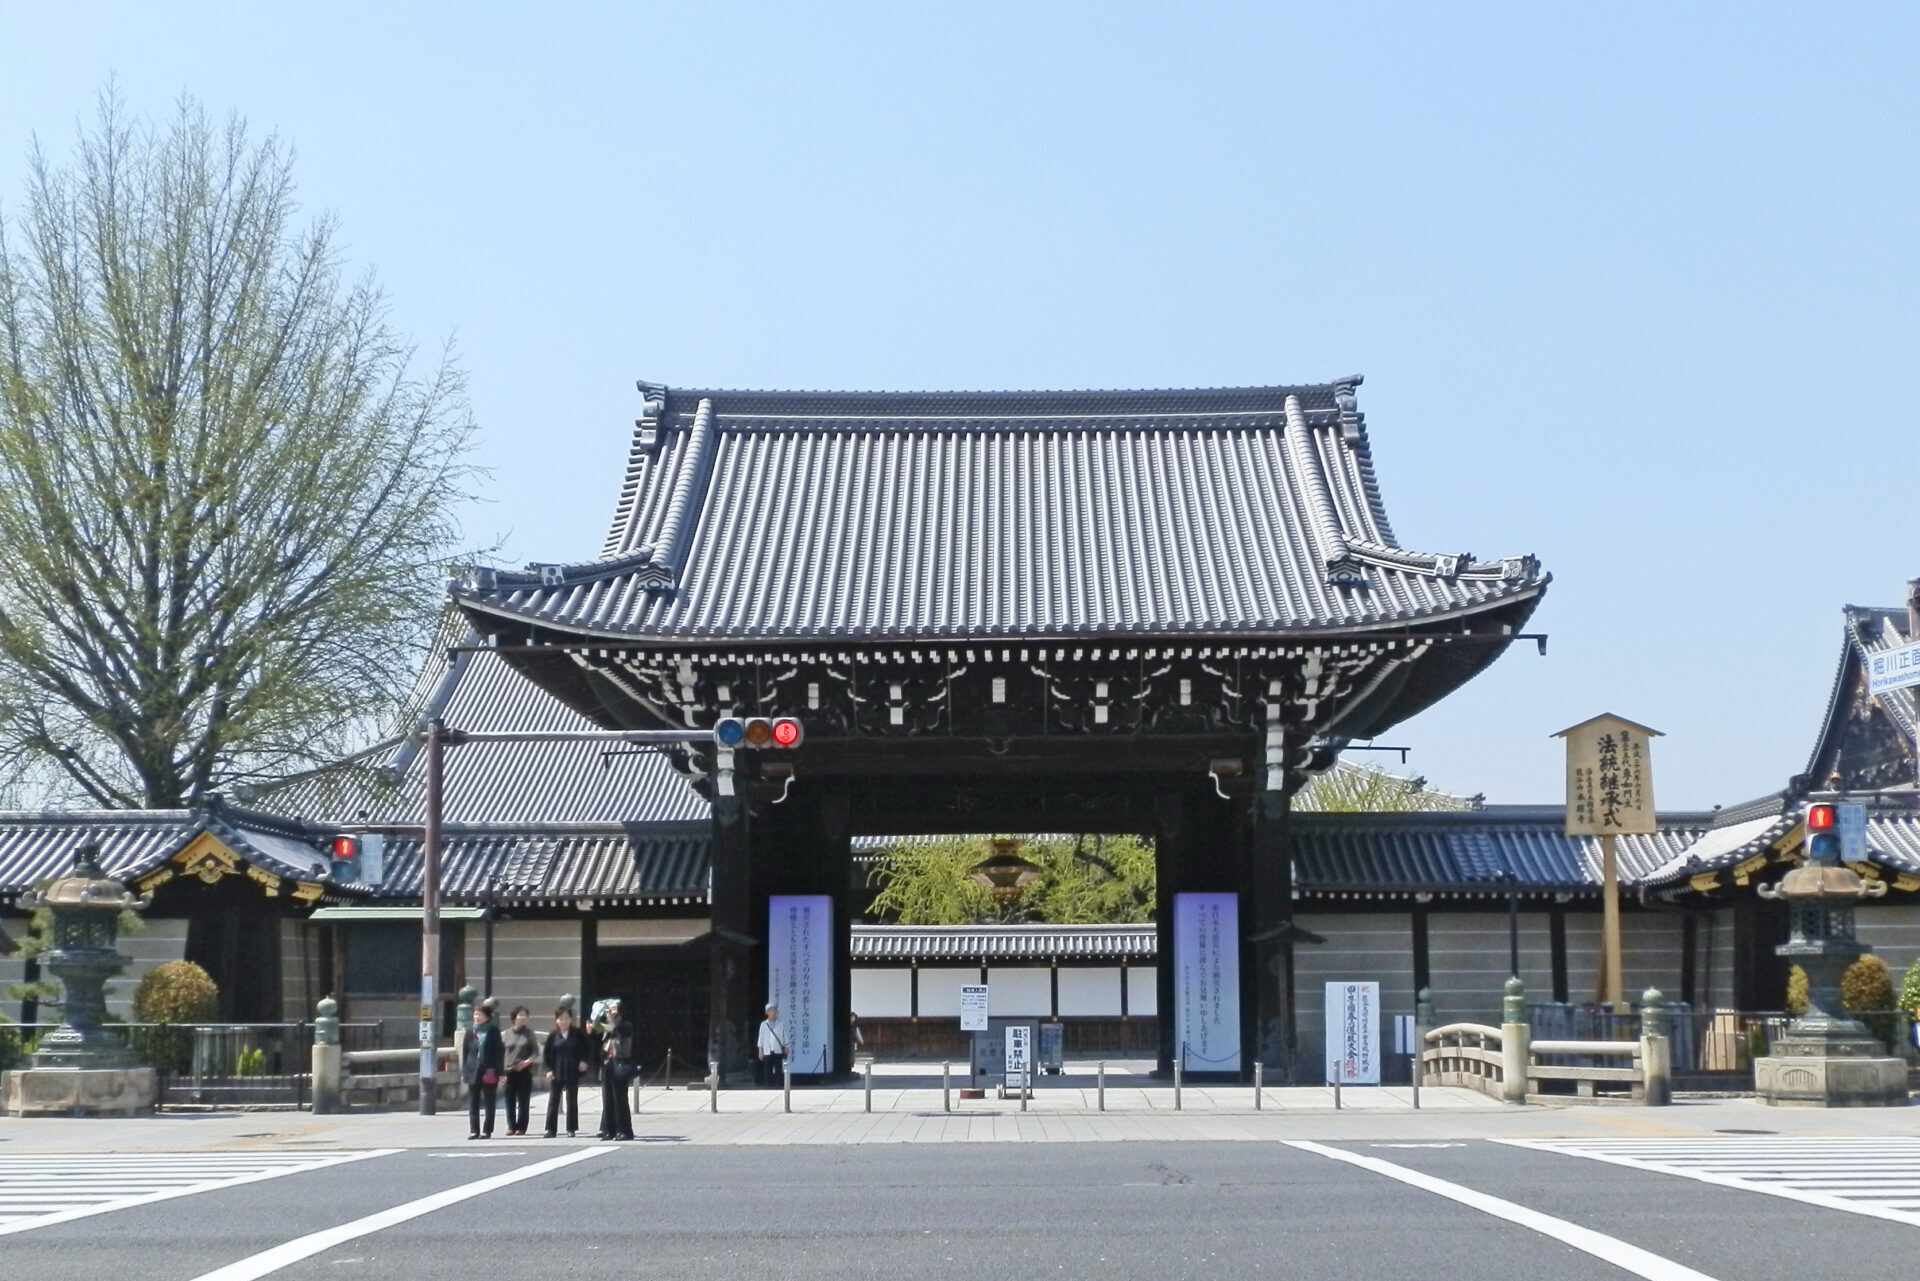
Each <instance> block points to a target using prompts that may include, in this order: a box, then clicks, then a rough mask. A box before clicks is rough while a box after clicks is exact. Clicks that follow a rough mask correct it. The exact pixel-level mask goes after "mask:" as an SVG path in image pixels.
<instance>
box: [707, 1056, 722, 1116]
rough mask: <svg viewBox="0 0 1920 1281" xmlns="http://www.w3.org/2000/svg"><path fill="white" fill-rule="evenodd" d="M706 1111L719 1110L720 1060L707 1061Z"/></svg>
mask: <svg viewBox="0 0 1920 1281" xmlns="http://www.w3.org/2000/svg"><path fill="white" fill-rule="evenodd" d="M707 1110H708V1111H709V1112H718V1111H719V1110H720V1060H719V1059H708V1060H707Z"/></svg>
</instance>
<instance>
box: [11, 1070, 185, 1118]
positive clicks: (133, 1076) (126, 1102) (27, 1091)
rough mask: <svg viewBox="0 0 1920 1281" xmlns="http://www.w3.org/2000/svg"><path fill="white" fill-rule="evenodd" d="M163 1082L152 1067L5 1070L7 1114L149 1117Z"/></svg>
mask: <svg viewBox="0 0 1920 1281" xmlns="http://www.w3.org/2000/svg"><path fill="white" fill-rule="evenodd" d="M158 1093H159V1085H158V1083H157V1082H156V1081H155V1079H154V1075H153V1069H152V1068H146V1067H133V1068H29V1069H27V1070H25V1071H16V1072H9V1073H7V1074H6V1084H5V1095H4V1097H3V1098H0V1111H4V1112H5V1113H6V1115H8V1116H146V1115H148V1114H149V1113H151V1112H152V1111H153V1104H154V1100H155V1098H156V1097H157V1096H158Z"/></svg>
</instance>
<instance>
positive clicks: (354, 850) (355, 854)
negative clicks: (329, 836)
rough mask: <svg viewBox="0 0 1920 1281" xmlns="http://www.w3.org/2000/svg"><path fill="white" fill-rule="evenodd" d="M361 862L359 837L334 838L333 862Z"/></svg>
mask: <svg viewBox="0 0 1920 1281" xmlns="http://www.w3.org/2000/svg"><path fill="white" fill-rule="evenodd" d="M359 860H360V838H359V837H357V836H336V837H334V838H333V861H334V862H336V863H346V864H349V865H351V864H354V863H357V862H359Z"/></svg>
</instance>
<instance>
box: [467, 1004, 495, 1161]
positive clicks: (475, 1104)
mask: <svg viewBox="0 0 1920 1281" xmlns="http://www.w3.org/2000/svg"><path fill="white" fill-rule="evenodd" d="M506 1058H507V1052H506V1045H505V1043H504V1042H502V1041H501V1039H500V1029H499V1028H497V1027H495V1026H494V1025H493V999H492V998H491V997H489V998H488V999H486V1000H484V1001H482V1002H480V1004H478V1005H476V1006H474V1007H473V1026H472V1027H470V1028H468V1029H467V1032H466V1036H465V1037H464V1038H463V1039H462V1041H461V1045H460V1076H461V1079H462V1080H464V1081H465V1082H466V1083H467V1129H468V1131H469V1133H468V1135H467V1137H468V1138H469V1139H490V1138H492V1137H493V1115H494V1109H495V1107H496V1106H497V1105H498V1101H499V1094H500V1072H501V1069H502V1068H503V1067H504V1066H505V1064H506ZM482 1107H484V1108H485V1109H486V1113H487V1120H486V1126H485V1128H484V1129H483V1128H482V1127H481V1124H480V1110H481V1108H482Z"/></svg>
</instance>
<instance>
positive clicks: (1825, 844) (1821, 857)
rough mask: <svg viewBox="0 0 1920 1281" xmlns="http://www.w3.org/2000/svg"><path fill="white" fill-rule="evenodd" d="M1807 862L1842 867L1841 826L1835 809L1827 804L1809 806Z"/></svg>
mask: <svg viewBox="0 0 1920 1281" xmlns="http://www.w3.org/2000/svg"><path fill="white" fill-rule="evenodd" d="M1807 861H1808V862H1809V863H1825V864H1827V865H1828V866H1830V867H1838V866H1839V865H1840V824H1839V816H1838V815H1837V814H1836V813H1835V812H1834V807H1833V806H1831V805H1827V804H1825V803H1821V804H1815V805H1809V806H1807Z"/></svg>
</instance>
